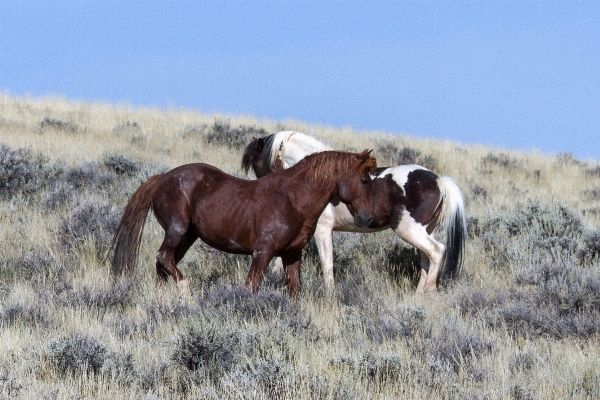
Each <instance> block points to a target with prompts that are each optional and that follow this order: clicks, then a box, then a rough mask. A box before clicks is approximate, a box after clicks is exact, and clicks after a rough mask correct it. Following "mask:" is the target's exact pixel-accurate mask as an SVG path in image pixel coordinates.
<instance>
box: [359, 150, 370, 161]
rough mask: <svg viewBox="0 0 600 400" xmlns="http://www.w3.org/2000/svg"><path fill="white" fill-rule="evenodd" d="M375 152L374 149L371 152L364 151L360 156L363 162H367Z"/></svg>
mask: <svg viewBox="0 0 600 400" xmlns="http://www.w3.org/2000/svg"><path fill="white" fill-rule="evenodd" d="M372 152H373V149H371V150H369V149H365V150H363V152H362V153H360V154H359V155H358V156H359V157H360V158H362V159H363V160H366V159H367V158H369V157H370V156H371V153H372Z"/></svg>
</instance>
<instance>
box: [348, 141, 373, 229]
mask: <svg viewBox="0 0 600 400" xmlns="http://www.w3.org/2000/svg"><path fill="white" fill-rule="evenodd" d="M372 151H373V150H364V151H363V152H362V153H360V154H358V153H355V154H352V155H351V156H350V164H349V166H348V170H347V171H345V172H343V173H341V174H340V176H339V182H338V195H339V197H340V200H341V201H342V202H343V203H344V204H346V206H347V207H348V210H349V211H350V213H351V214H352V216H353V217H354V223H355V224H356V225H358V226H360V227H368V226H369V225H370V224H371V222H372V221H373V211H372V207H373V191H372V178H371V174H372V173H374V172H375V170H376V168H377V161H376V160H375V158H374V157H371V152H372ZM340 172H341V171H340Z"/></svg>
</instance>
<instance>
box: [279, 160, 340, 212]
mask: <svg viewBox="0 0 600 400" xmlns="http://www.w3.org/2000/svg"><path fill="white" fill-rule="evenodd" d="M311 164H312V165H313V166H315V163H314V161H313V162H312V163H311V162H310V160H307V159H303V160H301V161H300V162H299V163H298V164H296V165H293V166H292V167H291V168H290V169H288V170H285V171H286V172H285V173H286V174H289V175H290V176H294V177H295V178H294V179H290V180H289V182H296V183H294V185H295V186H296V187H298V185H297V182H302V185H303V186H302V192H303V193H307V194H309V195H308V196H304V199H305V200H306V201H305V204H303V207H306V208H313V207H314V208H317V209H320V211H319V212H318V214H319V215H320V214H321V212H322V211H323V210H324V209H325V207H326V206H327V204H328V203H329V202H330V201H331V199H332V198H333V197H334V196H335V195H336V194H337V192H338V176H337V173H336V172H330V175H332V174H333V175H334V176H331V177H330V179H327V180H325V181H322V180H319V179H315V176H316V174H315V171H314V168H311ZM316 168H325V166H323V165H318V164H317V165H316ZM321 173H325V172H321Z"/></svg>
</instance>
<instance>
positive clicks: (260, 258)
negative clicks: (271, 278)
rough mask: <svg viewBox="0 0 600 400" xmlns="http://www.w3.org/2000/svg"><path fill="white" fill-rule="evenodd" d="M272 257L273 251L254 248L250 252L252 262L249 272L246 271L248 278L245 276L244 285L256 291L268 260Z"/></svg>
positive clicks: (253, 291)
mask: <svg viewBox="0 0 600 400" xmlns="http://www.w3.org/2000/svg"><path fill="white" fill-rule="evenodd" d="M272 258H273V253H272V252H270V251H265V250H254V253H253V254H252V264H251V265H250V272H248V278H246V287H247V288H248V289H250V290H251V291H252V293H256V292H257V291H258V287H259V286H260V283H261V282H262V278H263V275H264V274H265V271H266V269H267V267H268V266H269V262H270V261H271V259H272Z"/></svg>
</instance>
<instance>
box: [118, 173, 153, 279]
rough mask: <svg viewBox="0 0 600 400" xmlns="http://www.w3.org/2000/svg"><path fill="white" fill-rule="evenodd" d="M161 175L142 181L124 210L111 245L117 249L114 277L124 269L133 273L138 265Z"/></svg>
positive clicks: (119, 274)
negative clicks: (145, 229)
mask: <svg viewBox="0 0 600 400" xmlns="http://www.w3.org/2000/svg"><path fill="white" fill-rule="evenodd" d="M161 177H162V175H154V176H153V177H151V178H150V179H148V180H147V181H146V182H144V183H142V186H140V187H139V188H138V189H137V190H136V191H135V193H134V194H133V196H131V200H129V203H128V204H127V207H125V210H124V211H123V216H122V217H121V222H119V227H118V228H117V232H116V233H115V236H114V238H113V241H112V246H111V247H112V248H114V249H115V254H114V256H113V260H112V265H111V274H112V276H113V278H117V277H119V276H121V275H122V274H123V270H124V269H126V270H127V272H128V273H131V272H132V271H133V270H134V269H135V267H136V264H137V257H138V252H139V249H140V242H141V241H142V232H143V230H144V224H145V223H146V216H147V215H148V211H149V210H150V207H151V206H152V194H153V193H154V187H155V186H156V183H157V182H158V180H159V179H160V178H161Z"/></svg>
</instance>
